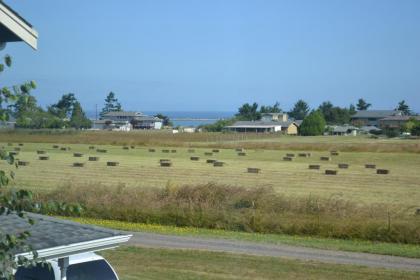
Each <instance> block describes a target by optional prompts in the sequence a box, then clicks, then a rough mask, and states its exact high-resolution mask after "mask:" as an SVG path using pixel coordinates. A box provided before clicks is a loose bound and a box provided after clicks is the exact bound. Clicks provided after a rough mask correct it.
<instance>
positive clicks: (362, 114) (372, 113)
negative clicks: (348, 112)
mask: <svg viewBox="0 0 420 280" xmlns="http://www.w3.org/2000/svg"><path fill="white" fill-rule="evenodd" d="M400 114H401V111H395V110H368V111H357V113H356V114H355V115H354V116H352V119H365V118H375V119H382V118H386V117H389V116H394V115H400Z"/></svg>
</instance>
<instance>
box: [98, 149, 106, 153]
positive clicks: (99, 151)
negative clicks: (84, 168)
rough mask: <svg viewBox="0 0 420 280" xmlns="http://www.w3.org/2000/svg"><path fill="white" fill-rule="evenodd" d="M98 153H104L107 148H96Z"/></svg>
mask: <svg viewBox="0 0 420 280" xmlns="http://www.w3.org/2000/svg"><path fill="white" fill-rule="evenodd" d="M96 151H97V152H98V153H102V154H104V153H106V152H107V150H105V149H97V150H96Z"/></svg>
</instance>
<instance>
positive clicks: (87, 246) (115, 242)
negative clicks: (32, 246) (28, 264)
mask: <svg viewBox="0 0 420 280" xmlns="http://www.w3.org/2000/svg"><path fill="white" fill-rule="evenodd" d="M132 236H133V235H131V234H130V235H119V236H114V237H108V238H102V239H97V240H92V241H87V242H80V243H74V244H69V245H65V246H58V247H53V248H48V249H42V250H38V251H37V253H38V258H40V259H45V260H51V259H57V258H64V257H68V256H70V255H75V254H80V253H86V252H96V251H101V250H106V249H111V248H115V247H117V246H119V245H121V244H122V243H125V242H127V241H128V240H129V239H130V238H131V237H132ZM18 256H23V257H26V258H27V259H33V254H32V252H27V253H21V254H18V255H16V257H18Z"/></svg>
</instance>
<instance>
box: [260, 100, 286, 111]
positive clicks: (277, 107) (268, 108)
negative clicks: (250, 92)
mask: <svg viewBox="0 0 420 280" xmlns="http://www.w3.org/2000/svg"><path fill="white" fill-rule="evenodd" d="M260 113H261V114H264V113H281V109H280V103H278V102H276V103H274V105H273V106H264V105H262V106H261V108H260Z"/></svg>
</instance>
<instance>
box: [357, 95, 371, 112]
mask: <svg viewBox="0 0 420 280" xmlns="http://www.w3.org/2000/svg"><path fill="white" fill-rule="evenodd" d="M370 106H372V104H370V103H367V102H366V101H365V100H364V99H363V98H360V99H359V100H358V101H357V104H356V107H357V111H365V110H367V109H369V107H370Z"/></svg>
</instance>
